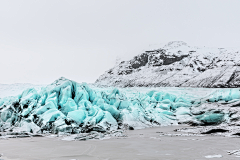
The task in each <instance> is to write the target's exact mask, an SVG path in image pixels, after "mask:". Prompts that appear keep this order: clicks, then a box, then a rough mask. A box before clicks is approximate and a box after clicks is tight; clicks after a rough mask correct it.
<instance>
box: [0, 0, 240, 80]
mask: <svg viewBox="0 0 240 160" xmlns="http://www.w3.org/2000/svg"><path fill="white" fill-rule="evenodd" d="M175 40H181V41H185V42H186V43H188V44H189V45H194V46H215V47H240V0H118V1H117V0H96V1H93V0H85V1H81V0H46V1H45V0H11V1H10V0H9V1H8V0H2V1H0V61H1V62H0V83H6V84H9V83H34V84H49V83H51V82H53V81H54V80H55V79H57V78H59V77H61V76H64V77H66V78H69V79H72V80H75V81H77V82H83V81H84V82H90V83H91V82H94V81H95V80H96V79H97V78H98V77H99V76H100V75H101V74H103V73H104V72H105V71H106V70H108V69H110V68H111V67H113V66H114V64H115V60H116V57H120V58H122V59H123V60H125V59H130V58H132V57H133V56H135V55H137V54H139V53H141V51H142V50H143V49H144V48H146V47H147V46H148V45H151V44H158V43H162V42H168V41H175Z"/></svg>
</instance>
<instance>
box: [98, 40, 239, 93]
mask: <svg viewBox="0 0 240 160" xmlns="http://www.w3.org/2000/svg"><path fill="white" fill-rule="evenodd" d="M239 54H240V51H239V50H238V49H224V48H206V47H203V48H199V47H190V46H188V45H187V44H186V43H184V42H170V43H168V44H166V45H165V46H163V47H161V48H159V49H155V50H147V51H145V52H144V53H142V54H140V55H138V56H135V57H134V58H133V59H131V60H129V61H122V62H121V63H120V64H119V65H117V66H115V67H114V68H112V69H110V70H108V71H106V72H105V73H104V74H103V75H101V76H100V77H99V78H98V79H97V80H96V84H98V85H103V86H105V85H106V86H118V87H133V86H138V87H141V86H146V87H147V86H148V87H149V86H154V87H206V88H215V87H225V88H227V87H239V86H240V56H239Z"/></svg>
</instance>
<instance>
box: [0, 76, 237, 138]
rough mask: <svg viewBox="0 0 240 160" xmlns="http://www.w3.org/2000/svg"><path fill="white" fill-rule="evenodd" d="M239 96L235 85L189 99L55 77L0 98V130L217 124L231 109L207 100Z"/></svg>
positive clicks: (234, 99) (79, 130)
mask: <svg viewBox="0 0 240 160" xmlns="http://www.w3.org/2000/svg"><path fill="white" fill-rule="evenodd" d="M239 100H240V92H239V89H228V90H217V91H216V92H214V93H212V94H211V95H209V96H208V97H205V98H202V99H194V100H193V99H188V98H186V97H184V95H175V94H170V93H168V92H164V91H154V90H153V91H149V92H138V93H134V94H132V95H131V96H129V94H126V93H125V92H124V90H120V89H118V88H113V89H111V90H109V89H103V88H102V89H97V88H95V87H90V85H88V84H86V83H77V82H74V81H72V80H68V79H66V78H60V79H58V80H56V81H55V82H53V83H52V84H50V85H48V86H46V87H43V88H42V89H41V91H40V92H37V91H36V90H35V89H34V88H30V89H27V90H25V91H23V93H22V94H20V95H18V96H15V97H6V98H2V99H0V132H3V131H10V132H19V131H22V132H31V133H45V132H50V133H59V132H65V133H84V132H90V131H98V132H106V131H113V130H118V129H138V128H144V127H154V126H167V125H177V124H180V123H187V124H192V125H212V124H220V123H224V122H228V121H229V120H231V116H232V118H234V114H231V113H229V112H227V111H225V110H224V109H219V108H217V107H216V108H211V109H209V108H208V107H207V104H209V103H227V104H231V103H234V104H235V103H236V102H238V101H239ZM239 106H240V105H239ZM235 117H236V116H235Z"/></svg>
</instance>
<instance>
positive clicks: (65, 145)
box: [0, 126, 239, 160]
mask: <svg viewBox="0 0 240 160" xmlns="http://www.w3.org/2000/svg"><path fill="white" fill-rule="evenodd" d="M182 127H187V126H165V127H155V128H146V129H142V130H128V131H126V135H127V137H123V138H121V137H113V138H111V139H105V140H88V141H63V140H61V137H57V138H51V137H34V138H14V139H8V140H0V151H1V152H0V153H3V157H1V158H2V159H4V160H33V159H36V160H38V159H39V160H73V159H75V160H120V159H121V160H122V159H127V160H128V159H129V160H130V159H135V160H146V159H149V160H157V159H159V160H162V159H164V160H193V159H195V160H207V159H208V158H206V157H205V156H211V155H221V156H222V157H221V158H211V159H215V160H217V159H228V160H235V159H239V157H237V155H236V154H229V152H228V151H233V150H236V149H239V143H238V142H237V141H238V139H236V138H228V137H220V136H209V135H207V136H194V135H192V136H188V137H187V136H184V137H181V136H173V135H174V134H176V132H173V130H174V129H180V128H182ZM162 134H166V135H165V136H163V135H162ZM169 134H173V135H169ZM180 134H184V133H180Z"/></svg>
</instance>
